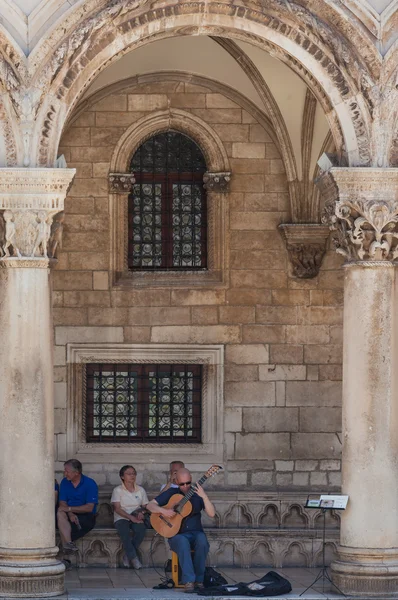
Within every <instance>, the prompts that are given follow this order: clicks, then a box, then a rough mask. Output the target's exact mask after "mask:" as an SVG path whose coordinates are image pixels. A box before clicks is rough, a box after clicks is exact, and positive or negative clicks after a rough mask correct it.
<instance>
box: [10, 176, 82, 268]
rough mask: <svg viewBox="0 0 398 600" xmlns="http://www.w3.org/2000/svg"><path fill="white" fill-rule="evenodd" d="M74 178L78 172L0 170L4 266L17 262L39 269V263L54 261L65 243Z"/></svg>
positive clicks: (13, 264)
mask: <svg viewBox="0 0 398 600" xmlns="http://www.w3.org/2000/svg"><path fill="white" fill-rule="evenodd" d="M74 175H75V169H2V170H0V257H1V259H0V260H1V261H2V263H1V264H2V266H6V265H5V263H7V266H10V265H11V264H12V266H17V263H16V260H17V261H23V263H24V266H32V267H37V259H49V258H54V257H55V252H56V248H57V246H58V245H61V242H62V228H63V224H62V223H63V218H64V213H63V208H64V199H65V196H66V194H67V192H68V189H69V186H70V185H71V183H72V179H73V177H74ZM57 214H58V216H57V217H56V219H55V221H54V222H53V218H54V216H55V215H57ZM27 259H28V260H27ZM8 262H10V264H8Z"/></svg>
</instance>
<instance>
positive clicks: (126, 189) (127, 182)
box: [108, 173, 135, 194]
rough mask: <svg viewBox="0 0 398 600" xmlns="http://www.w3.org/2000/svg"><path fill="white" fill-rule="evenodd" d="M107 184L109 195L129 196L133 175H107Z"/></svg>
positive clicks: (133, 180)
mask: <svg viewBox="0 0 398 600" xmlns="http://www.w3.org/2000/svg"><path fill="white" fill-rule="evenodd" d="M108 184H109V192H110V193H111V194H129V193H130V192H131V188H132V187H133V185H134V184H135V176H134V173H109V175H108Z"/></svg>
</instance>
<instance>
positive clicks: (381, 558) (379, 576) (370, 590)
mask: <svg viewBox="0 0 398 600" xmlns="http://www.w3.org/2000/svg"><path fill="white" fill-rule="evenodd" d="M338 553H339V558H338V560H335V561H333V562H332V564H331V566H330V570H331V574H332V580H333V583H334V584H335V585H336V586H337V587H338V588H339V589H340V590H341V591H342V592H344V594H346V595H347V596H359V597H361V598H364V597H367V598H372V597H380V596H382V597H383V598H384V597H386V596H394V595H396V594H397V593H398V548H350V547H348V546H339V548H338Z"/></svg>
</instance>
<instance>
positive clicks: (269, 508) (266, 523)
mask: <svg viewBox="0 0 398 600" xmlns="http://www.w3.org/2000/svg"><path fill="white" fill-rule="evenodd" d="M258 524H259V526H260V527H266V528H267V529H279V528H280V526H281V525H280V513H279V507H278V506H277V505H276V504H274V503H273V502H271V503H269V504H267V505H266V507H265V508H264V510H263V511H262V512H261V513H260V514H259V516H258Z"/></svg>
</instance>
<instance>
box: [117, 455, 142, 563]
mask: <svg viewBox="0 0 398 600" xmlns="http://www.w3.org/2000/svg"><path fill="white" fill-rule="evenodd" d="M119 477H120V479H121V480H122V484H121V485H118V486H117V487H115V488H114V490H113V492H112V498H111V502H112V504H113V509H114V511H115V512H114V517H113V520H114V524H115V527H116V529H117V532H118V534H119V536H120V539H121V540H122V544H123V549H124V552H125V556H124V557H123V564H124V566H125V567H129V566H130V564H131V565H132V566H133V567H134V569H141V568H142V564H141V563H140V560H139V558H138V556H137V550H138V548H139V547H140V545H141V542H142V540H143V539H144V536H145V529H146V528H145V525H144V523H143V520H144V516H143V514H142V513H140V514H138V515H136V516H134V515H132V514H131V513H132V512H134V511H135V510H136V509H137V508H139V507H140V506H146V505H147V504H148V496H147V495H146V491H145V490H144V488H143V487H141V486H140V485H137V483H136V478H137V471H136V470H135V469H134V467H132V466H131V465H125V466H124V467H122V468H121V469H120V471H119ZM131 531H132V532H133V537H131V535H130V533H131Z"/></svg>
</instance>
